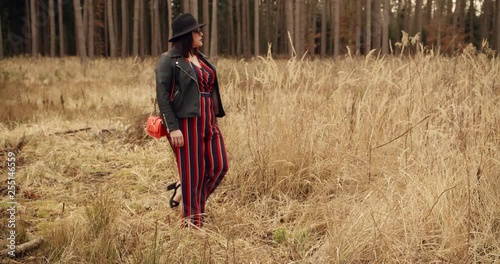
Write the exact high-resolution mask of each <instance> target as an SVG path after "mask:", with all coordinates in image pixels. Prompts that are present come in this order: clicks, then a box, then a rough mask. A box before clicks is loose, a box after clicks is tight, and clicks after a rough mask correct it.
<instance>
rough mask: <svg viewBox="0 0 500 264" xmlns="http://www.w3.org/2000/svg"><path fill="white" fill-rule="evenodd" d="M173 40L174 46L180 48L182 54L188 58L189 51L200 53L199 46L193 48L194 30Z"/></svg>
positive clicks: (194, 53)
mask: <svg viewBox="0 0 500 264" xmlns="http://www.w3.org/2000/svg"><path fill="white" fill-rule="evenodd" d="M172 42H173V44H172V46H173V47H175V48H176V49H178V50H179V51H180V53H181V54H182V56H184V57H186V58H187V57H189V53H192V54H193V55H197V54H198V48H193V33H192V32H189V33H187V34H184V35H182V36H179V37H177V38H175V39H174V40H173V41H172Z"/></svg>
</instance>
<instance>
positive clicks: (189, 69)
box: [170, 48, 197, 82]
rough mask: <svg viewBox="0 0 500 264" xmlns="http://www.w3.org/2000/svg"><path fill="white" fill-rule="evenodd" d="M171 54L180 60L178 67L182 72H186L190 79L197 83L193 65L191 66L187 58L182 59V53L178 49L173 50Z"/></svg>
mask: <svg viewBox="0 0 500 264" xmlns="http://www.w3.org/2000/svg"><path fill="white" fill-rule="evenodd" d="M170 52H171V56H172V57H173V58H178V60H177V62H178V63H176V66H177V67H179V68H180V69H181V70H182V71H184V72H185V73H186V74H187V75H189V77H191V78H192V79H193V80H195V81H196V82H197V80H196V75H195V73H194V70H193V68H192V67H191V65H189V63H188V62H187V60H186V58H184V57H182V55H181V53H180V52H179V51H178V50H177V49H176V48H172V49H171V51H170Z"/></svg>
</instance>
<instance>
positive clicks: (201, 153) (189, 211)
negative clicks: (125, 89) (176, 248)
mask: <svg viewBox="0 0 500 264" xmlns="http://www.w3.org/2000/svg"><path fill="white" fill-rule="evenodd" d="M205 25H206V24H198V22H197V21H196V19H195V18H194V17H193V16H192V15H191V14H182V15H180V16H178V17H177V18H175V19H174V21H173V22H172V31H173V34H172V38H170V39H169V41H170V42H173V45H172V48H171V49H170V50H169V51H168V52H166V53H163V54H162V55H161V57H160V60H159V62H158V65H157V68H156V93H157V97H158V105H159V108H160V114H161V116H162V118H163V124H165V125H166V128H167V131H168V135H167V138H168V140H169V142H170V146H171V147H172V150H173V151H174V153H175V157H176V161H177V167H178V171H179V176H180V184H178V183H173V184H171V185H169V186H168V187H167V189H168V190H174V194H173V195H172V198H171V199H170V206H171V207H176V206H178V205H179V204H180V203H181V200H182V216H183V219H184V220H185V221H183V226H187V225H188V224H189V222H190V223H192V224H194V225H196V226H198V227H201V226H203V217H204V214H205V203H206V201H207V199H208V197H209V196H210V194H212V192H213V191H214V190H215V189H216V188H217V186H218V185H219V183H220V182H221V180H222V179H223V178H224V175H225V174H226V172H227V170H228V160H227V154H226V149H225V145H224V140H223V139H222V134H221V131H220V129H219V127H218V125H217V120H216V117H223V116H224V115H225V113H224V109H223V107H222V102H221V97H220V94H219V84H218V82H217V74H216V71H215V68H214V67H213V66H212V65H211V64H210V63H209V62H208V61H207V59H206V57H205V56H204V55H203V54H201V53H200V52H199V51H198V48H200V47H201V46H202V45H203V42H202V40H203V33H202V32H201V30H200V29H201V27H203V26H205ZM179 186H180V187H181V188H180V189H181V193H182V196H181V195H177V189H178V188H179ZM181 197H182V198H181Z"/></svg>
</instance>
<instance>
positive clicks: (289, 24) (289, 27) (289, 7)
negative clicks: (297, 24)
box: [284, 0, 294, 57]
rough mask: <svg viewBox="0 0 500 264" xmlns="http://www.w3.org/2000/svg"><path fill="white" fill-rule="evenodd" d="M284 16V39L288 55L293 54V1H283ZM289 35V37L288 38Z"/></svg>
mask: <svg viewBox="0 0 500 264" xmlns="http://www.w3.org/2000/svg"><path fill="white" fill-rule="evenodd" d="M285 5H286V6H285V18H286V31H287V32H286V35H285V36H284V37H285V41H286V42H287V43H288V53H289V54H290V57H292V56H293V43H292V41H294V21H293V19H294V14H293V1H291V0H287V1H286V2H285ZM288 36H290V38H288Z"/></svg>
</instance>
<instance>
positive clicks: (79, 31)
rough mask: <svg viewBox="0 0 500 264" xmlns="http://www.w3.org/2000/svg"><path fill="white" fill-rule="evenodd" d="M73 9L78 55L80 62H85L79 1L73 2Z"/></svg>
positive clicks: (85, 54) (85, 55) (85, 53)
mask: <svg viewBox="0 0 500 264" xmlns="http://www.w3.org/2000/svg"><path fill="white" fill-rule="evenodd" d="M73 8H74V9H75V24H76V35H77V41H78V49H79V51H78V53H79V54H80V59H81V61H82V62H86V60H87V52H86V50H85V35H84V33H83V22H82V7H81V6H80V0H73Z"/></svg>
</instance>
